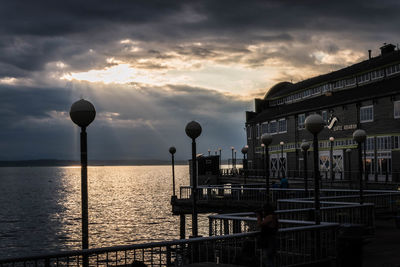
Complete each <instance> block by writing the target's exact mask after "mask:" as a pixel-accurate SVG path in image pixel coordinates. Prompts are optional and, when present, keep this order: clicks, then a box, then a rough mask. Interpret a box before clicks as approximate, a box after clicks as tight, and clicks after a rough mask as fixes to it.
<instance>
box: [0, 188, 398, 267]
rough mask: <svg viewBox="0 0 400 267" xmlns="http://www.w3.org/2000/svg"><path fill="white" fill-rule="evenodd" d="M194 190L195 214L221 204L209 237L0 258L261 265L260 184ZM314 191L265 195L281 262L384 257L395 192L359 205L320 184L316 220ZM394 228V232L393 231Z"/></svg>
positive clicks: (15, 262)
mask: <svg viewBox="0 0 400 267" xmlns="http://www.w3.org/2000/svg"><path fill="white" fill-rule="evenodd" d="M190 189H191V188H190V187H188V186H184V187H181V188H180V189H179V196H177V197H173V198H172V202H171V204H172V207H173V208H172V209H173V211H174V214H176V215H180V216H181V218H182V217H185V214H189V213H190V212H191V207H190V206H191V205H192V204H191V203H193V202H192V201H191V194H190V192H191V190H190ZM198 189H199V192H198V194H197V203H198V205H199V208H198V212H199V213H201V212H207V213H210V212H215V213H220V212H218V211H220V210H223V211H224V213H223V214H216V215H211V216H209V236H208V237H197V238H189V239H180V240H173V241H165V242H155V243H146V244H135V245H128V246H115V247H108V248H95V249H85V250H76V251H69V252H62V253H54V254H47V255H41V256H35V257H20V258H12V259H3V260H0V265H1V266H81V265H82V260H83V259H86V258H87V259H88V260H89V266H130V264H131V263H132V262H133V261H140V262H143V263H145V264H146V265H147V266H213V265H212V264H219V265H221V266H259V264H260V261H261V260H262V258H261V256H260V253H261V250H260V249H259V248H258V246H257V236H258V235H259V232H258V229H257V226H256V218H255V213H254V212H253V210H252V209H253V208H257V207H259V206H260V205H261V204H262V203H263V202H264V201H265V200H266V199H265V196H266V194H265V188H262V187H261V186H258V187H257V186H256V185H255V184H253V185H243V184H238V185H215V186H211V185H210V186H200V187H199V188H198ZM313 193H314V192H313V190H308V192H307V193H306V192H305V190H304V189H301V188H292V189H279V188H273V189H271V191H270V194H271V195H270V198H271V199H272V200H273V201H274V202H276V204H277V208H278V210H277V211H276V213H277V215H278V217H279V226H280V229H279V232H278V253H277V256H276V261H277V262H278V263H279V266H338V267H342V266H357V265H349V264H351V263H354V262H358V263H359V262H360V261H362V259H361V257H362V250H363V248H365V249H364V250H365V251H369V252H368V253H372V254H373V255H375V256H376V257H382V256H383V255H382V254H379V253H382V250H383V249H378V248H377V247H376V244H375V243H377V244H380V246H383V247H385V244H386V243H385V242H386V240H392V241H391V242H394V241H393V240H395V239H394V238H393V236H391V235H390V234H388V231H389V230H388V229H392V230H393V229H394V228H395V226H394V221H393V220H392V217H391V216H392V215H393V214H394V212H396V211H397V210H398V209H399V205H400V192H399V191H396V190H365V195H364V203H363V204H360V203H359V200H360V199H359V192H358V191H357V190H354V189H322V190H321V192H320V193H321V197H320V199H321V203H320V204H321V223H320V225H316V224H315V221H314V220H315V218H314V206H313ZM240 203H242V204H240ZM235 207H236V209H235ZM246 209H247V211H246V212H239V210H246ZM229 210H230V211H232V212H228V211H229ZM377 222H378V223H377ZM393 234H394V235H396V236H398V235H399V233H398V231H397V232H394V233H393ZM389 244H392V243H389ZM392 245H393V244H392ZM349 246H350V248H351V251H349ZM352 246H353V247H352ZM357 246H358V247H357ZM355 248H357V249H356V250H354V249H355ZM385 252H386V253H387V250H385ZM395 256H396V255H395V254H393V253H392V257H395ZM367 258H368V255H367ZM385 260H386V261H387V262H390V259H385ZM393 260H395V258H394V259H393ZM358 263H357V264H358ZM224 264H225V265H224ZM360 266H361V265H360ZM365 266H372V265H368V264H367V265H365ZM387 266H391V265H387ZM393 266H395V265H393Z"/></svg>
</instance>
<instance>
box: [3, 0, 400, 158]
mask: <svg viewBox="0 0 400 267" xmlns="http://www.w3.org/2000/svg"><path fill="white" fill-rule="evenodd" d="M399 12H400V2H399V1H394V0H393V1H382V0H381V1H365V0H364V1H348V0H347V1H340V0H339V1H329V2H328V1H311V0H309V1H300V0H297V1H294V0H292V1H285V0H283V1H282V0H281V1H278V0H274V1H271V0H263V1H261V0H260V1H252V0H246V1H232V0H203V1H190V0H187V1H174V0H168V1H166V0H159V1H155V0H142V1H140V0H138V1H133V0H131V1H127V0H117V1H105V0H96V1H94V0H85V1H77V0H68V1H66V0H65V1H54V0H51V1H50V0H49V1H41V0H38V1H30V0H13V1H1V2H0V25H1V26H0V101H1V103H0V124H1V131H0V151H1V152H2V153H0V160H28V159H50V158H52V159H79V132H80V129H79V128H78V127H77V126H76V125H74V124H73V123H72V121H71V120H70V118H69V109H70V106H71V105H72V103H74V102H75V101H77V100H79V99H81V98H83V99H86V100H88V101H90V102H91V103H93V105H94V106H95V108H96V111H97V114H96V119H95V121H94V122H93V123H92V124H91V125H90V126H89V127H88V129H87V132H88V150H89V151H88V157H89V160H90V159H100V160H103V159H114V160H118V159H169V157H170V155H169V153H168V148H169V147H170V146H175V147H176V149H177V153H176V158H177V159H181V160H185V159H188V158H190V149H191V140H190V139H189V138H188V137H187V136H186V134H185V126H186V124H187V123H188V122H190V121H192V120H195V121H197V122H199V123H200V124H201V126H202V129H203V131H202V134H201V135H200V137H199V138H198V139H197V144H198V149H197V152H199V153H205V154H206V153H207V150H208V149H211V151H212V153H214V151H215V150H216V149H218V148H222V154H223V158H227V157H229V155H230V147H231V146H234V147H235V148H236V149H237V150H238V155H239V154H240V150H241V148H242V147H243V146H244V145H245V144H246V137H245V131H244V125H245V111H247V110H253V108H254V107H253V106H254V98H262V97H263V95H264V94H265V93H266V92H267V90H268V89H269V88H270V87H272V86H273V85H274V84H276V83H278V82H281V81H292V82H298V81H301V80H303V79H306V78H310V77H313V76H315V75H319V74H324V73H327V72H330V71H334V70H337V69H340V68H343V67H345V66H349V65H351V64H353V63H356V62H359V61H362V60H365V59H367V57H368V49H371V50H372V56H377V55H378V54H379V47H380V46H382V44H383V43H384V42H386V43H393V44H395V45H397V43H398V42H399V41H400V39H399V29H398V25H400V16H398V14H399Z"/></svg>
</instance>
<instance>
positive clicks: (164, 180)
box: [0, 166, 208, 258]
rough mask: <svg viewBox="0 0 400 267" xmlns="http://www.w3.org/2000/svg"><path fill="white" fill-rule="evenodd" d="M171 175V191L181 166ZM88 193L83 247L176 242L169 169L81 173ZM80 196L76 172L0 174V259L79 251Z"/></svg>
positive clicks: (204, 228) (181, 180)
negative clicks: (85, 175)
mask: <svg viewBox="0 0 400 267" xmlns="http://www.w3.org/2000/svg"><path fill="white" fill-rule="evenodd" d="M175 173H176V188H177V189H178V188H179V186H181V185H187V184H189V178H188V167H187V166H176V170H175ZM88 190H89V235H90V238H89V246H90V247H91V248H94V247H104V246H114V245H123V244H132V243H144V242H150V241H161V240H171V239H178V238H179V216H172V213H171V210H172V208H171V205H170V198H171V195H172V178H171V166H122V167H103V166H101V167H89V169H88ZM177 194H178V195H179V192H178V191H177ZM80 198H81V193H80V168H70V167H43V168H42V167H35V168H28V167H27V168H0V203H1V205H2V208H1V209H0V251H1V252H0V257H1V258H3V257H8V256H23V255H31V254H36V253H43V252H54V251H59V250H70V249H79V248H80V246H81V217H80V216H81V205H80ZM190 217H191V216H187V220H186V222H187V226H186V229H187V234H186V235H187V236H188V235H190V233H189V231H190V224H191V220H190ZM199 220H200V222H199V227H200V229H199V234H201V235H203V236H204V235H207V232H208V221H207V216H206V215H201V216H199Z"/></svg>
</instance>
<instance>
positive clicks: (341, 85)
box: [333, 80, 343, 89]
mask: <svg viewBox="0 0 400 267" xmlns="http://www.w3.org/2000/svg"><path fill="white" fill-rule="evenodd" d="M342 87H343V80H339V81H336V82H334V83H333V88H334V89H336V88H342Z"/></svg>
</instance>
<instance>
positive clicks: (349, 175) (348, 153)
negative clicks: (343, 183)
mask: <svg viewBox="0 0 400 267" xmlns="http://www.w3.org/2000/svg"><path fill="white" fill-rule="evenodd" d="M346 154H347V158H348V160H347V162H348V164H347V165H348V168H349V171H348V173H349V174H348V175H347V179H349V180H351V159H350V154H351V149H350V148H348V149H346Z"/></svg>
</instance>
